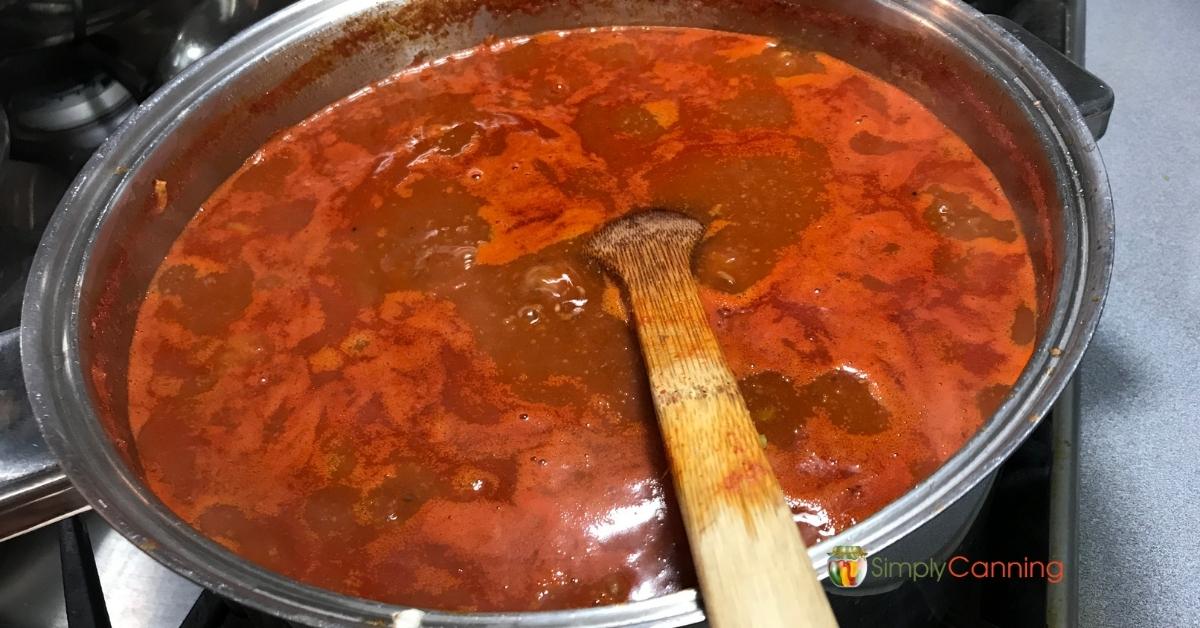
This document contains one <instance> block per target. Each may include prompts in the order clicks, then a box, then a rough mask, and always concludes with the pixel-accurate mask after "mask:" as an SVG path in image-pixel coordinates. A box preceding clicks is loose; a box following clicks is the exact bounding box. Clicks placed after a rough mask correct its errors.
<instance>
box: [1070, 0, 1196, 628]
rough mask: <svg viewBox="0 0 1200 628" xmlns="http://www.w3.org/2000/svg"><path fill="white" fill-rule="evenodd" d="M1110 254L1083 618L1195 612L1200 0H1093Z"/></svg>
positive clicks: (1159, 618) (1138, 618)
mask: <svg viewBox="0 0 1200 628" xmlns="http://www.w3.org/2000/svg"><path fill="white" fill-rule="evenodd" d="M1087 47H1088V52H1087V65H1088V67H1089V69H1091V70H1092V71H1093V72H1094V73H1095V74H1096V75H1098V76H1100V77H1101V78H1103V79H1105V80H1106V81H1108V82H1109V84H1111V85H1112V87H1113V89H1114V90H1115V91H1116V94H1117V105H1116V109H1115V111H1114V112H1113V117H1112V120H1111V122H1110V125H1109V127H1108V135H1106V136H1105V137H1104V139H1103V140H1101V142H1100V149H1101V151H1102V152H1103V154H1104V160H1105V162H1107V165H1108V176H1109V178H1110V180H1111V182H1112V191H1113V198H1114V202H1115V204H1116V213H1117V227H1116V228H1117V246H1116V268H1115V269H1114V273H1113V283H1112V289H1111V291H1110V293H1109V297H1108V303H1107V306H1106V308H1105V312H1104V318H1103V320H1102V321H1101V323H1100V329H1099V331H1098V333H1097V335H1096V338H1095V340H1094V341H1093V343H1092V346H1091V349H1090V350H1089V351H1088V353H1087V356H1086V357H1085V358H1084V362H1083V366H1082V369H1081V374H1080V377H1081V379H1082V386H1083V388H1082V409H1081V415H1082V419H1081V436H1080V443H1079V444H1080V473H1081V479H1080V493H1079V521H1080V524H1079V552H1080V554H1079V556H1080V566H1079V572H1080V573H1079V574H1078V576H1079V606H1080V608H1079V610H1080V625H1081V626H1087V627H1089V628H1091V627H1093V626H1097V627H1105V626H1122V627H1124V626H1172V627H1174V626H1200V581H1198V580H1197V579H1196V576H1195V573H1196V566H1197V565H1200V539H1198V538H1197V535H1196V528H1197V525H1198V524H1200V70H1198V68H1200V2H1197V1H1195V0H1143V1H1141V2H1128V0H1091V1H1090V2H1089V6H1088V22H1087Z"/></svg>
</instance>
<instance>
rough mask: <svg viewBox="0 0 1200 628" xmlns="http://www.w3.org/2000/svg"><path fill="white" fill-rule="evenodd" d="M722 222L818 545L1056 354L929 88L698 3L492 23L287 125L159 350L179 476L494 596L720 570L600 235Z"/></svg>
mask: <svg viewBox="0 0 1200 628" xmlns="http://www.w3.org/2000/svg"><path fill="white" fill-rule="evenodd" d="M646 207H662V208H669V209H674V210H677V211H684V212H688V213H690V214H692V215H695V216H696V217H698V218H700V219H701V220H703V221H704V223H705V224H707V225H708V233H707V236H706V239H705V240H704V242H703V243H702V244H701V246H700V247H699V249H698V252H697V258H696V261H695V271H696V275H697V278H698V281H699V283H700V285H701V291H702V297H703V301H704V304H705V306H706V308H707V310H708V314H709V319H710V321H711V323H712V326H713V328H714V329H715V331H716V334H717V337H718V338H719V340H720V342H721V344H722V347H723V349H724V351H725V354H726V356H727V358H728V361H729V363H730V366H731V368H732V369H733V371H734V372H735V373H736V374H737V376H738V377H739V378H740V384H741V387H742V390H743V392H744V394H745V397H746V401H747V404H748V405H749V407H750V410H751V413H752V415H753V417H754V420H755V422H756V424H757V426H758V429H759V431H760V432H761V434H762V440H763V443H764V447H765V448H766V451H767V454H768V456H769V458H770V460H771V463H772V466H773V468H774V470H775V472H776V474H777V475H778V476H779V479H780V482H781V483H782V485H783V487H784V489H785V491H786V492H787V495H788V497H789V500H790V505H791V508H792V511H793V512H794V513H795V519H796V522H797V524H798V527H799V531H800V533H801V534H803V536H804V538H805V540H806V541H808V542H810V543H811V542H814V541H816V540H819V539H821V538H825V537H828V536H830V535H833V534H835V533H836V532H838V531H840V530H842V529H844V528H846V527H848V526H850V525H852V524H854V523H855V522H857V521H859V520H861V519H863V518H865V517H867V516H869V515H871V514H872V513H874V512H875V511H877V510H878V509H879V508H881V507H882V506H884V505H885V504H887V503H888V502H890V501H892V500H893V499H895V498H896V497H898V496H900V495H901V494H902V493H904V492H905V491H907V490H908V489H909V488H911V487H912V486H913V485H914V484H916V483H917V482H919V481H920V480H921V479H923V478H925V477H926V476H927V475H929V474H930V473H931V472H932V471H933V470H934V469H935V468H936V467H938V466H939V465H940V464H941V463H942V462H943V461H945V460H946V459H947V458H948V457H949V456H950V455H951V454H952V453H953V452H954V451H955V450H956V449H957V448H959V447H960V446H961V445H962V444H963V442H964V441H965V440H966V439H967V438H969V437H970V436H971V435H972V434H973V433H974V432H975V431H976V430H977V429H978V428H979V427H980V425H981V424H982V422H983V421H984V420H985V419H986V418H987V417H988V416H990V414H991V413H992V411H993V410H994V409H995V408H996V407H997V406H998V404H999V403H1000V402H1001V400H1002V399H1003V398H1004V395H1005V394H1006V393H1007V391H1008V390H1009V387H1010V386H1011V384H1012V383H1013V381H1014V380H1015V379H1016V377H1017V375H1018V373H1019V372H1020V370H1021V368H1022V367H1023V365H1024V364H1025V362H1026V360H1027V359H1028V357H1029V355H1030V353H1031V349H1032V343H1033V340H1034V329H1035V323H1036V321H1035V314H1034V312H1035V311H1036V307H1035V296H1034V294H1035V293H1034V277H1033V271H1032V267H1031V263H1030V259H1029V254H1028V251H1027V248H1026V243H1025V240H1024V237H1023V235H1022V232H1021V229H1020V228H1019V223H1018V220H1017V218H1016V215H1015V213H1014V211H1013V208H1012V207H1011V206H1010V204H1009V202H1008V200H1007V199H1006V198H1005V195H1004V194H1003V192H1002V191H1001V189H1000V186H999V184H998V183H997V181H996V179H995V178H994V176H993V175H992V173H991V172H990V171H989V170H988V168H987V167H986V166H985V165H984V164H983V163H982V162H981V161H980V160H979V159H978V158H977V157H976V156H975V155H974V154H973V153H972V151H971V150H970V149H969V148H968V146H967V145H966V144H965V143H964V142H963V141H962V140H961V139H960V138H959V137H957V136H956V135H955V134H954V133H953V132H951V131H950V130H948V129H947V128H946V127H945V126H944V125H943V124H942V123H941V122H939V120H938V119H937V118H936V117H935V116H934V115H933V114H932V113H931V112H930V111H928V110H926V109H925V108H923V107H922V106H921V105H920V104H918V102H917V101H915V100H914V99H913V98H912V97H910V96H909V95H907V94H905V93H904V92H902V91H900V90H899V89H897V88H896V87H893V86H891V85H889V84H888V83H886V82H885V81H883V80H881V79H879V78H877V77H875V76H872V75H870V74H868V73H866V72H864V71H862V70H859V69H857V68H855V67H853V66H851V65H849V64H847V63H846V62H844V61H841V60H838V59H835V58H833V57H831V56H829V55H826V54H823V53H821V52H819V51H812V50H802V49H796V48H790V47H788V46H785V45H781V44H779V43H778V42H776V41H773V40H771V39H767V38H763V37H757V36H751V35H742V34H733V33H723V32H716V31H707V30H699V29H675V28H604V29H589V30H578V31H567V32H552V33H544V34H540V35H537V36H534V37H530V38H518V39H510V40H504V41H494V42H489V43H487V44H485V45H483V46H480V47H478V48H475V49H472V50H469V51H466V52H463V53H461V54H456V55H452V56H450V57H448V58H445V59H440V60H437V61H433V62H429V63H426V64H424V65H421V66H419V67H414V68H411V69H408V70H405V71H403V72H401V73H399V74H396V75H395V76H393V77H391V78H389V79H387V80H384V81H382V82H380V83H377V84H374V85H371V86H369V87H367V88H365V89H363V90H361V91H360V92H358V93H356V94H353V95H352V96H350V97H348V98H346V99H344V100H342V101H340V102H338V103H336V104H334V105H332V106H330V107H328V108H327V109H325V110H323V111H321V112H319V113H317V114H315V115H314V116H312V117H311V118H309V119H308V120H306V121H304V122H302V123H301V124H299V125H297V126H295V127H292V128H290V129H287V130H285V131H282V132H280V133H279V134H278V135H277V136H275V137H274V138H273V139H271V140H270V141H269V142H268V143H267V144H266V145H265V146H264V147H263V148H262V149H261V150H259V151H258V152H257V153H255V154H254V155H253V156H252V157H251V158H250V159H249V160H247V161H246V162H245V164H244V165H243V166H242V167H241V169H240V170H238V171H237V172H236V173H235V174H234V175H233V176H231V177H230V178H229V179H228V180H227V181H226V182H225V183H224V184H223V185H222V186H221V187H220V188H219V189H218V190H217V191H216V192H214V193H213V194H212V196H211V197H210V198H209V199H208V200H207V202H205V203H204V204H203V206H202V207H201V208H200V209H199V211H198V212H197V213H196V214H195V217H194V218H193V219H192V220H191V222H190V223H189V224H188V226H187V227H186V229H184V231H183V233H182V234H181V235H180V236H179V238H178V240H177V241H176V242H175V244H174V246H173V248H172V249H171V251H170V253H169V255H168V256H167V257H166V259H165V260H164V261H163V263H162V266H161V267H160V268H159V270H158V272H157V275H156V277H155V279H154V281H153V283H152V285H151V287H150V290H149V292H148V294H147V296H146V299H145V302H144V304H143V305H142V307H141V310H140V313H139V316H138V320H137V330H136V333H135V336H134V339H133V344H132V348H131V353H130V363H131V368H130V379H129V408H130V421H131V427H132V429H133V433H134V434H135V437H136V438H135V440H136V447H137V452H138V456H139V457H140V460H141V462H142V464H143V467H144V469H145V473H146V478H147V481H148V482H149V484H150V486H151V487H152V489H153V490H154V491H155V493H156V494H157V495H158V496H159V497H160V498H161V499H162V500H163V501H164V502H165V503H166V504H167V505H168V506H169V507H170V508H171V509H172V510H173V511H174V512H176V513H178V514H179V515H180V516H181V517H182V518H184V519H185V520H187V521H188V522H190V523H191V524H192V525H194V526H195V527H196V528H198V529H199V530H200V531H202V532H203V533H205V534H206V535H208V536H210V537H212V538H213V539H215V540H217V541H218V542H220V543H221V544H223V545H225V546H226V547H228V548H230V549H231V550H233V551H234V552H236V553H238V554H240V555H242V556H244V557H245V558H247V559H249V560H251V561H254V562H256V563H259V564H261V565H264V566H266V567H269V568H271V569H273V570H276V571H278V572H281V573H283V574H286V575H289V576H293V577H295V578H298V579H300V580H303V581H306V582H310V583H313V584H315V585H319V586H322V587H327V588H329V589H333V590H337V591H341V592H345V593H348V594H353V595H358V596H362V597H367V598H372V599H377V600H383V601H387V602H396V603H404V604H410V605H418V606H424V607H437V608H444V609H458V610H524V609H549V608H563V607H574V606H587V605H593V604H604V603H614V602H622V601H626V600H632V599H644V598H648V597H652V596H655V595H659V594H662V593H665V592H669V591H672V590H676V589H679V588H681V587H683V586H688V585H689V584H691V578H692V576H691V575H690V574H691V572H690V567H689V564H688V556H687V547H686V540H685V538H684V536H683V534H682V530H681V527H680V524H679V522H678V519H677V514H676V510H675V508H676V507H675V504H674V503H673V498H672V490H671V481H670V478H669V476H668V473H667V467H666V464H665V460H664V454H663V453H662V452H661V443H660V441H659V439H658V435H657V431H656V425H655V419H654V414H653V408H652V407H651V405H650V400H649V396H648V392H647V389H646V385H645V382H644V381H643V380H644V373H643V371H642V368H641V365H640V362H639V359H640V358H639V356H638V351H637V347H636V340H635V336H634V334H633V331H632V330H631V328H630V326H629V323H628V317H627V312H626V308H625V305H624V304H623V302H622V298H621V295H620V292H619V290H618V288H617V287H616V286H615V285H613V284H612V283H610V282H609V281H607V280H606V279H605V277H604V275H603V273H602V272H601V271H600V270H599V269H598V268H597V267H595V266H594V265H592V264H590V263H589V262H588V261H586V259H585V257H584V256H583V255H582V253H581V245H582V243H583V241H584V240H585V239H586V237H587V235H588V234H589V233H590V232H592V231H593V230H595V229H596V228H597V227H599V226H600V225H602V224H604V223H605V222H607V221H609V220H612V219H613V218H615V217H617V216H620V215H622V214H624V213H626V212H629V211H632V210H635V209H637V208H646Z"/></svg>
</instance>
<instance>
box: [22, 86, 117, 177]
mask: <svg viewBox="0 0 1200 628" xmlns="http://www.w3.org/2000/svg"><path fill="white" fill-rule="evenodd" d="M136 107H137V103H136V102H135V101H134V99H133V95H132V94H130V93H129V90H127V89H126V88H125V87H124V86H123V85H121V84H120V83H118V82H117V81H116V80H115V79H113V78H112V77H111V76H109V75H108V74H107V73H105V72H104V71H103V70H96V71H94V72H92V73H90V74H88V75H85V76H84V77H82V78H81V79H78V80H67V81H63V82H60V83H51V84H43V85H38V86H31V87H30V88H28V89H26V90H24V91H22V92H19V93H18V94H16V95H15V96H12V97H11V98H10V99H9V101H8V102H7V103H6V104H5V109H6V110H7V111H8V116H9V121H10V124H11V125H12V142H13V152H14V153H15V154H19V155H21V156H23V157H25V158H27V159H29V158H32V159H36V160H38V161H46V162H50V163H55V164H56V165H60V166H64V167H69V166H75V165H82V162H83V161H84V160H85V159H86V158H87V156H89V155H90V154H91V153H92V151H94V150H96V148H97V147H98V146H100V144H101V143H103V142H104V140H105V138H107V137H108V136H109V135H112V133H113V132H114V131H116V130H117V127H119V126H120V125H121V123H122V122H124V121H125V118H127V117H128V116H129V114H130V113H132V112H133V110H134V108H136ZM64 155H65V156H66V157H65V161H64V157H63V156H64Z"/></svg>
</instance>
